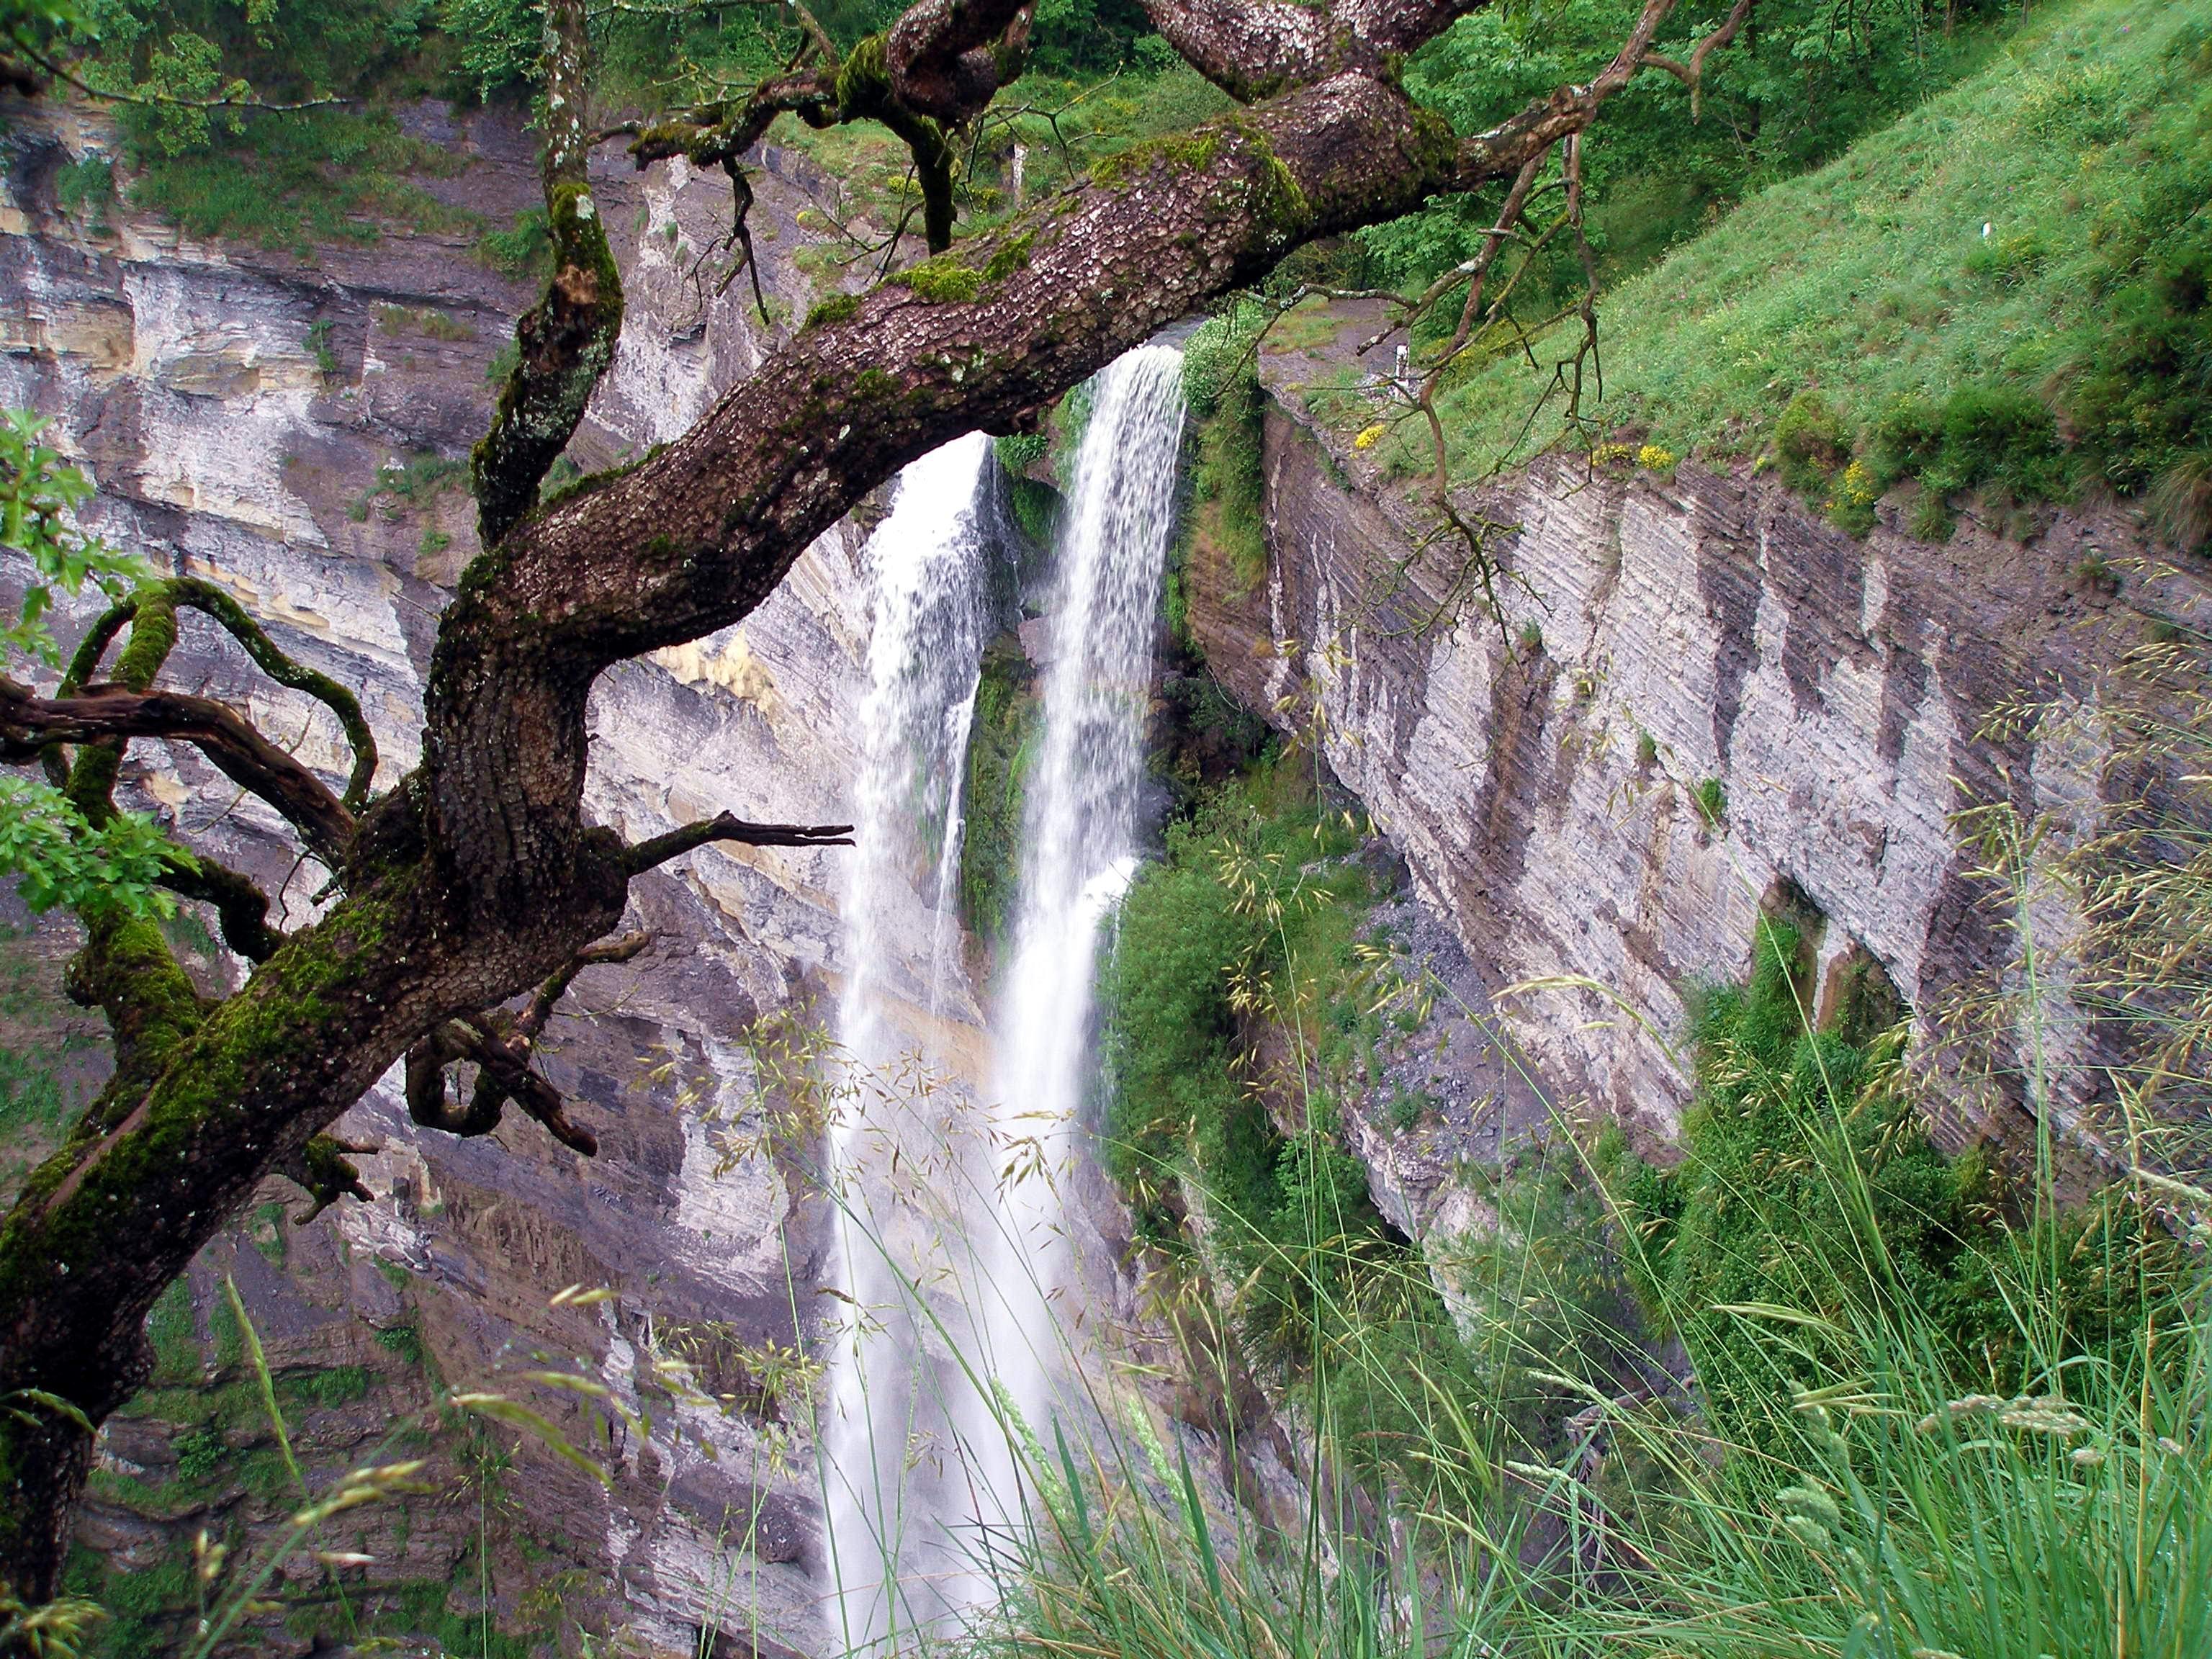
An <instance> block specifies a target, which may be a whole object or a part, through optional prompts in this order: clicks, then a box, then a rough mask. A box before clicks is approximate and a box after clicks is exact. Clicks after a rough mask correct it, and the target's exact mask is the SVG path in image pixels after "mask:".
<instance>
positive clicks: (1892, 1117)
mask: <svg viewBox="0 0 2212 1659" xmlns="http://www.w3.org/2000/svg"><path fill="white" fill-rule="evenodd" d="M1807 975H1808V957H1807V956H1806V953H1805V952H1804V951H1802V948H1801V945H1800V941H1799V939H1798V936H1797V934H1796V933H1795V932H1794V931H1793V930H1792V929H1791V928H1790V927H1788V926H1787V925H1785V924H1784V923H1781V922H1778V921H1765V922H1762V923H1761V924H1760V927H1759V936H1758V939H1757V941H1756V944H1755V949H1754V961H1753V969H1752V974H1751V977H1750V980H1749V981H1748V982H1747V984H1745V985H1743V986H1741V987H1737V986H1725V987H1711V988H1709V989H1706V990H1705V991H1703V992H1702V993H1700V994H1699V996H1698V997H1697V998H1696V1000H1695V1002H1694V1006H1693V1018H1692V1040H1693V1042H1694V1044H1695V1054H1696V1060H1697V1075H1698V1094H1697V1098H1696V1100H1695V1102H1694V1103H1693V1104H1692V1108H1691V1109H1690V1110H1689V1112H1688V1113H1687V1114H1686V1116H1685V1118H1684V1121H1683V1125H1682V1146H1683V1149H1684V1155H1683V1158H1682V1161H1681V1163H1680V1164H1679V1165H1677V1166H1676V1167H1674V1168H1673V1169H1668V1170H1662V1169H1660V1168H1658V1167H1656V1166H1654V1165H1652V1164H1645V1163H1644V1162H1642V1161H1640V1160H1638V1159H1637V1158H1633V1157H1632V1156H1629V1155H1627V1154H1626V1153H1625V1152H1622V1151H1621V1149H1620V1142H1619V1139H1618V1137H1617V1135H1616V1136H1613V1137H1612V1138H1611V1139H1609V1141H1608V1144H1607V1147H1606V1148H1605V1156H1604V1158H1602V1159H1601V1164H1603V1165H1604V1167H1605V1168H1606V1170H1607V1184H1608V1186H1609V1187H1610V1188H1612V1190H1613V1194H1614V1196H1615V1200H1616V1201H1617V1202H1618V1204H1619V1205H1620V1218H1621V1223H1622V1225H1625V1226H1626V1228H1627V1229H1629V1231H1630V1232H1631V1234H1632V1236H1633V1237H1635V1239H1636V1240H1637V1243H1638V1248H1636V1249H1632V1251H1630V1252H1629V1254H1628V1258H1627V1259H1628V1263H1629V1266H1630V1269H1631V1272H1632V1276H1633V1277H1634V1279H1635V1280H1636V1282H1637V1285H1638V1291H1639V1294H1640V1296H1641V1298H1642V1300H1643V1302H1644V1306H1645V1309H1646V1312H1647V1316H1649V1317H1650V1318H1651V1319H1652V1320H1654V1321H1655V1322H1657V1323H1658V1324H1659V1325H1660V1326H1661V1327H1662V1328H1668V1327H1672V1328H1674V1330H1675V1331H1676V1333H1677V1334H1679V1335H1680V1337H1681V1339H1682V1340H1683V1342H1684V1344H1685V1346H1686V1347H1687V1348H1688V1350H1689V1352H1690V1354H1691V1357H1692V1362H1693V1363H1694V1364H1695V1365H1696V1367H1697V1373H1698V1380H1699V1388H1700V1393H1701V1396H1702V1398H1703V1400H1704V1402H1705V1407H1706V1408H1707V1409H1708V1410H1709V1411H1711V1413H1713V1415H1714V1418H1715V1419H1716V1421H1717V1423H1718V1424H1719V1425H1721V1427H1722V1428H1723V1431H1724V1432H1726V1433H1727V1434H1729V1436H1730V1437H1734V1438H1736V1439H1738V1440H1743V1441H1754V1442H1755V1441H1757V1440H1758V1439H1759V1437H1760V1434H1761V1433H1762V1431H1764V1430H1765V1429H1767V1428H1770V1427H1771V1426H1772V1425H1773V1424H1774V1423H1775V1422H1776V1420H1777V1419H1776V1417H1775V1413H1774V1402H1776V1401H1778V1400H1787V1399H1788V1398H1790V1396H1791V1395H1792V1392H1793V1390H1796V1389H1802V1388H1806V1387H1810V1386H1812V1381H1811V1379H1812V1378H1813V1377H1814V1376H1815V1375H1817V1374H1820V1373H1822V1372H1824V1371H1826V1370H1830V1369H1832V1368H1833V1367H1835V1366H1837V1365H1838V1364H1842V1363H1843V1360H1842V1358H1841V1352H1840V1349H1839V1347H1838V1344H1840V1343H1843V1342H1844V1341H1845V1340H1847V1339H1846V1338H1845V1334H1844V1329H1845V1327H1846V1326H1847V1325H1848V1324H1849V1323H1850V1320H1851V1318H1852V1317H1853V1316H1858V1317H1869V1316H1874V1315H1875V1313H1876V1312H1878V1310H1879V1309H1880V1308H1881V1307H1882V1306H1884V1305H1886V1304H1891V1303H1903V1304H1907V1305H1910V1306H1911V1307H1912V1308H1914V1309H1916V1310H1917V1311H1918V1313H1919V1314H1920V1315H1921V1316H1922V1317H1923V1320H1924V1322H1925V1328H1926V1329H1927V1330H1929V1332H1931V1333H1939V1334H1940V1336H1941V1341H1940V1343H1939V1345H1938V1346H1937V1348H1936V1352H1934V1353H1932V1354H1931V1355H1930V1356H1929V1360H1930V1363H1934V1364H1943V1365H1947V1366H1948V1367H1951V1368H1952V1369H1953V1372H1954V1379H1955V1381H1956V1383H1957V1384H1958V1386H1959V1388H1960V1389H1961V1390H1962V1391H1964V1390H1967V1389H1974V1388H1982V1389H2002V1390H2003V1391H2005V1392H2007V1393H2010V1392H2013V1391H2014V1390H2015V1389H2017V1388H2018V1387H2019V1386H2021V1383H2023V1381H2024V1380H2025V1379H2024V1377H2023V1372H2024V1370H2026V1369H2027V1367H2028V1366H2029V1364H2030V1363H2031V1356H2030V1355H2029V1354H2028V1353H2027V1352H2025V1351H2024V1350H2023V1348H2022V1347H2021V1340H2020V1336H2019V1334H2018V1333H2017V1332H2016V1331H2015V1330H2014V1329H2013V1328H2011V1319H2010V1316H2008V1313H2007V1310H2006V1309H2005V1307H2004V1304H2003V1300H2002V1297H2001V1296H2000V1295H1999V1292H1998V1279H1997V1270H1996V1263H1997V1259H1998V1256H1999V1254H2000V1253H2001V1250H2002V1248H2003V1247H2004V1246H2005V1245H2006V1244H2007V1243H2010V1242H2015V1241H2018V1240H2025V1241H2027V1243H2029V1244H2030V1245H2031V1246H2034V1247H2039V1249H2041V1252H2042V1255H2043V1259H2044V1260H2045V1261H2046V1262H2047V1263H2048V1264H2049V1267H2050V1275H2051V1276H2050V1279H2049V1283H2048V1284H2047V1285H2046V1286H2045V1291H2046V1294H2047V1298H2048V1311H2049V1313H2050V1315H2051V1317H2052V1318H2053V1319H2054V1320H2055V1321H2056V1322H2057V1323H2056V1324H2055V1325H2054V1326H2053V1328H2052V1333H2051V1334H2052V1337H2053V1340H2057V1341H2058V1342H2059V1343H2060V1344H2062V1345H2063V1346H2064V1347H2065V1348H2067V1349H2068V1350H2069V1352H2075V1353H2081V1352H2109V1351H2110V1350H2111V1349H2112V1346H2113V1345H2114V1343H2115V1342H2116V1341H2118V1342H2124V1340H2125V1339H2126V1336H2127V1334H2128V1332H2129V1331H2130V1329H2131V1328H2135V1327H2136V1326H2138V1325H2139V1324H2140V1323H2141V1322H2142V1318H2143V1316H2144V1313H2145V1307H2146V1301H2145V1291H2144V1286H2145V1285H2146V1284H2147V1283H2154V1282H2155V1281H2157V1280H2158V1279H2160V1278H2161V1277H2166V1276H2170V1275H2171V1274H2172V1273H2173V1272H2174V1270H2175V1267H2176V1263H2175V1261H2173V1259H2172V1254H2171V1247H2170V1244H2168V1243H2164V1242H2162V1241H2161V1239H2160V1237H2158V1236H2156V1230H2155V1229H2153V1230H2152V1234H2151V1235H2150V1236H2147V1235H2146V1233H2145V1232H2144V1230H2143V1227H2142V1220H2141V1218H2140V1215H2139V1212H2136V1211H2135V1210H2133V1209H2131V1208H2128V1207H2124V1206H2123V1207H2115V1206H2108V1205H2093V1206H2088V1207H2087V1208H2086V1209H2083V1210H2081V1211H2078V1212H2074V1213H2072V1214H2070V1215H2068V1216H2066V1217H2064V1218H2059V1217H2057V1216H2055V1215H2052V1214H2048V1213H2039V1214H2038V1215H2036V1216H2034V1217H2033V1218H2029V1219H2027V1220H2026V1221H2024V1222H2021V1224H2019V1226H2018V1228H2017V1229H2015V1230H2009V1231H2008V1229H2006V1228H2005V1227H2004V1226H2002V1225H2001V1219H2002V1216H2001V1212H2002V1207H2003V1200H2004V1198H2005V1194H2004V1192H2003V1189H2002V1186H2001V1184H2000V1183H1998V1182H1996V1181H1995V1180H1994V1179H1992V1177H1991V1176H1990V1172H1989V1171H1988V1170H1987V1169H1986V1168H1985V1166H1984V1164H1983V1162H1982V1161H1981V1160H1980V1159H1979V1158H1963V1159H1958V1160H1954V1159H1950V1158H1945V1157H1943V1156H1942V1154H1941V1153H1939V1152H1937V1151H1936V1149H1935V1148H1934V1146H1931V1145H1930V1144H1929V1139H1928V1136H1927V1133H1926V1131H1925V1129H1924V1127H1923V1124H1922V1121H1921V1119H1920V1116H1919V1114H1918V1110H1917V1104H1916V1103H1915V1100H1914V1098H1913V1096H1912V1094H1911V1091H1910V1090H1909V1088H1907V1087H1906V1086H1905V1079H1904V1078H1903V1077H1902V1076H1901V1074H1900V1073H1899V1071H1898V1068H1897V1066H1896V1065H1895V1063H1894V1062H1895V1053H1896V1046H1897V1043H1898V1042H1899V1040H1900V1039H1901V1036H1902V1032H1901V1030H1899V1031H1893V1032H1889V1033H1875V1034H1866V1033H1845V1032H1843V1031H1838V1030H1830V1031H1814V1030H1810V1029H1809V1028H1808V1021H1809V1014H1808V1006H1807V1000H1806V990H1805V980H1806V977H1807ZM1763 1308H1767V1309H1771V1308H1784V1309H1789V1310H1794V1311H1795V1312H1796V1313H1797V1314H1800V1315H1808V1316H1815V1318H1816V1319H1817V1320H1818V1321H1820V1322H1826V1324H1825V1325H1824V1326H1818V1325H1812V1324H1808V1325H1806V1326H1804V1327H1802V1328H1801V1331H1800V1334H1799V1337H1798V1339H1797V1340H1796V1342H1795V1343H1793V1344H1791V1345H1788V1346H1783V1345H1778V1344H1776V1343H1774V1342H1772V1341H1771V1340H1768V1339H1767V1337H1766V1336H1765V1334H1763V1333H1762V1332H1760V1331H1759V1329H1758V1328H1756V1325H1755V1322H1754V1321H1755V1317H1756V1316H1755V1315H1751V1314H1747V1312H1746V1310H1758V1309H1763Z"/></svg>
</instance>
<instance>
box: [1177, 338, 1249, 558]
mask: <svg viewBox="0 0 2212 1659" xmlns="http://www.w3.org/2000/svg"><path fill="white" fill-rule="evenodd" d="M1266 319H1267V311H1266V310H1265V308H1264V307H1261V306H1260V305H1259V304H1257V303H1255V302H1253V301H1233V302H1232V303H1231V306H1230V307H1229V308H1228V309H1227V310H1225V311H1223V312H1222V313H1219V314H1218V315H1216V316H1213V317H1210V318H1208V319H1206V322H1205V323H1204V324H1203V325H1201V326H1200V328H1199V330H1198V331H1197V332H1196V333H1195V334H1194V335H1192V336H1191V338H1190V343H1189V344H1188V346H1187V347H1186V348H1185V349H1184V353H1183V376H1182V378H1183V399H1184V402H1185V404H1187V406H1188V409H1189V411H1190V417H1191V419H1192V421H1193V422H1194V424H1195V427H1196V437H1195V439H1194V442H1193V445H1192V453H1193V462H1192V466H1191V475H1190V494H1191V505H1190V510H1189V512H1188V513H1187V514H1186V515H1185V517H1184V525H1183V536H1182V547H1181V548H1180V549H1179V550H1178V563H1179V564H1188V562H1189V559H1190V556H1191V555H1192V554H1193V553H1194V552H1195V551H1200V550H1202V551H1204V552H1206V553H1207V554H1210V555H1212V559H1210V560H1209V561H1208V562H1213V561H1214V560H1218V561H1223V562H1226V565H1227V568H1228V572H1229V575H1230V578H1231V584H1232V586H1233V587H1234V588H1235V589H1237V590H1238V591H1243V590H1249V589H1250V588H1251V587H1253V586H1255V585H1257V584H1258V583H1259V582H1261V580H1265V578H1266V576H1267V526H1266V517H1265V507H1264V503H1263V500H1262V481H1261V439H1262V422H1263V417H1264V411H1265V409H1266V404H1265V400H1264V398H1263V397H1262V395H1261V391H1260V374H1259V359H1258V355H1257V354H1258V345H1259V335H1260V330H1261V325H1262V324H1263V323H1264V322H1265V321H1266Z"/></svg>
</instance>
